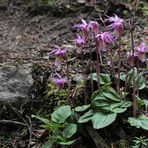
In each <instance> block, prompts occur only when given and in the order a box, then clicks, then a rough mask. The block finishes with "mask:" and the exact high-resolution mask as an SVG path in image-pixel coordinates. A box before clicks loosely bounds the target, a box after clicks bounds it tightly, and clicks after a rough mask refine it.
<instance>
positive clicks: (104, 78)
mask: <svg viewBox="0 0 148 148" xmlns="http://www.w3.org/2000/svg"><path fill="white" fill-rule="evenodd" d="M92 77H93V80H94V81H98V79H97V74H96V73H93V74H92ZM108 83H111V79H110V76H109V74H104V73H100V84H102V85H105V84H108Z"/></svg>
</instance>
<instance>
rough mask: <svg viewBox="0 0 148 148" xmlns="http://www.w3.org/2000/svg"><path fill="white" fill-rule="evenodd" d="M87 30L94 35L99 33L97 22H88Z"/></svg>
mask: <svg viewBox="0 0 148 148" xmlns="http://www.w3.org/2000/svg"><path fill="white" fill-rule="evenodd" d="M88 28H90V29H91V30H92V31H93V32H94V34H95V35H97V34H98V33H99V24H98V22H97V21H89V24H88Z"/></svg>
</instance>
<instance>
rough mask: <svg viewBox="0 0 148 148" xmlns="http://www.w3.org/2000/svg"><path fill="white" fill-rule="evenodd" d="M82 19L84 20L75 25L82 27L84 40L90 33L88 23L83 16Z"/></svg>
mask: <svg viewBox="0 0 148 148" xmlns="http://www.w3.org/2000/svg"><path fill="white" fill-rule="evenodd" d="M81 21H82V23H81V24H77V25H75V27H77V28H79V29H81V31H82V37H83V39H84V40H86V39H87V37H88V35H89V29H88V23H87V22H86V21H85V20H84V19H82V18H81Z"/></svg>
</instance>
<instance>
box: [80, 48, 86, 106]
mask: <svg viewBox="0 0 148 148" xmlns="http://www.w3.org/2000/svg"><path fill="white" fill-rule="evenodd" d="M81 64H82V75H83V81H84V103H85V104H87V98H86V97H87V95H86V71H85V65H84V61H83V50H82V51H81Z"/></svg>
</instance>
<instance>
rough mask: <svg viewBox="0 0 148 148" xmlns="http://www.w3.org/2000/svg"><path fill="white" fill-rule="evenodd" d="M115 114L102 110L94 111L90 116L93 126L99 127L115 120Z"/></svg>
mask: <svg viewBox="0 0 148 148" xmlns="http://www.w3.org/2000/svg"><path fill="white" fill-rule="evenodd" d="M116 116H117V114H116V113H109V114H103V113H102V112H96V113H95V114H94V115H93V117H92V118H91V121H92V124H93V128H95V129H100V128H104V127H106V126H108V125H110V124H111V123H113V122H114V121H115V119H116Z"/></svg>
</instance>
